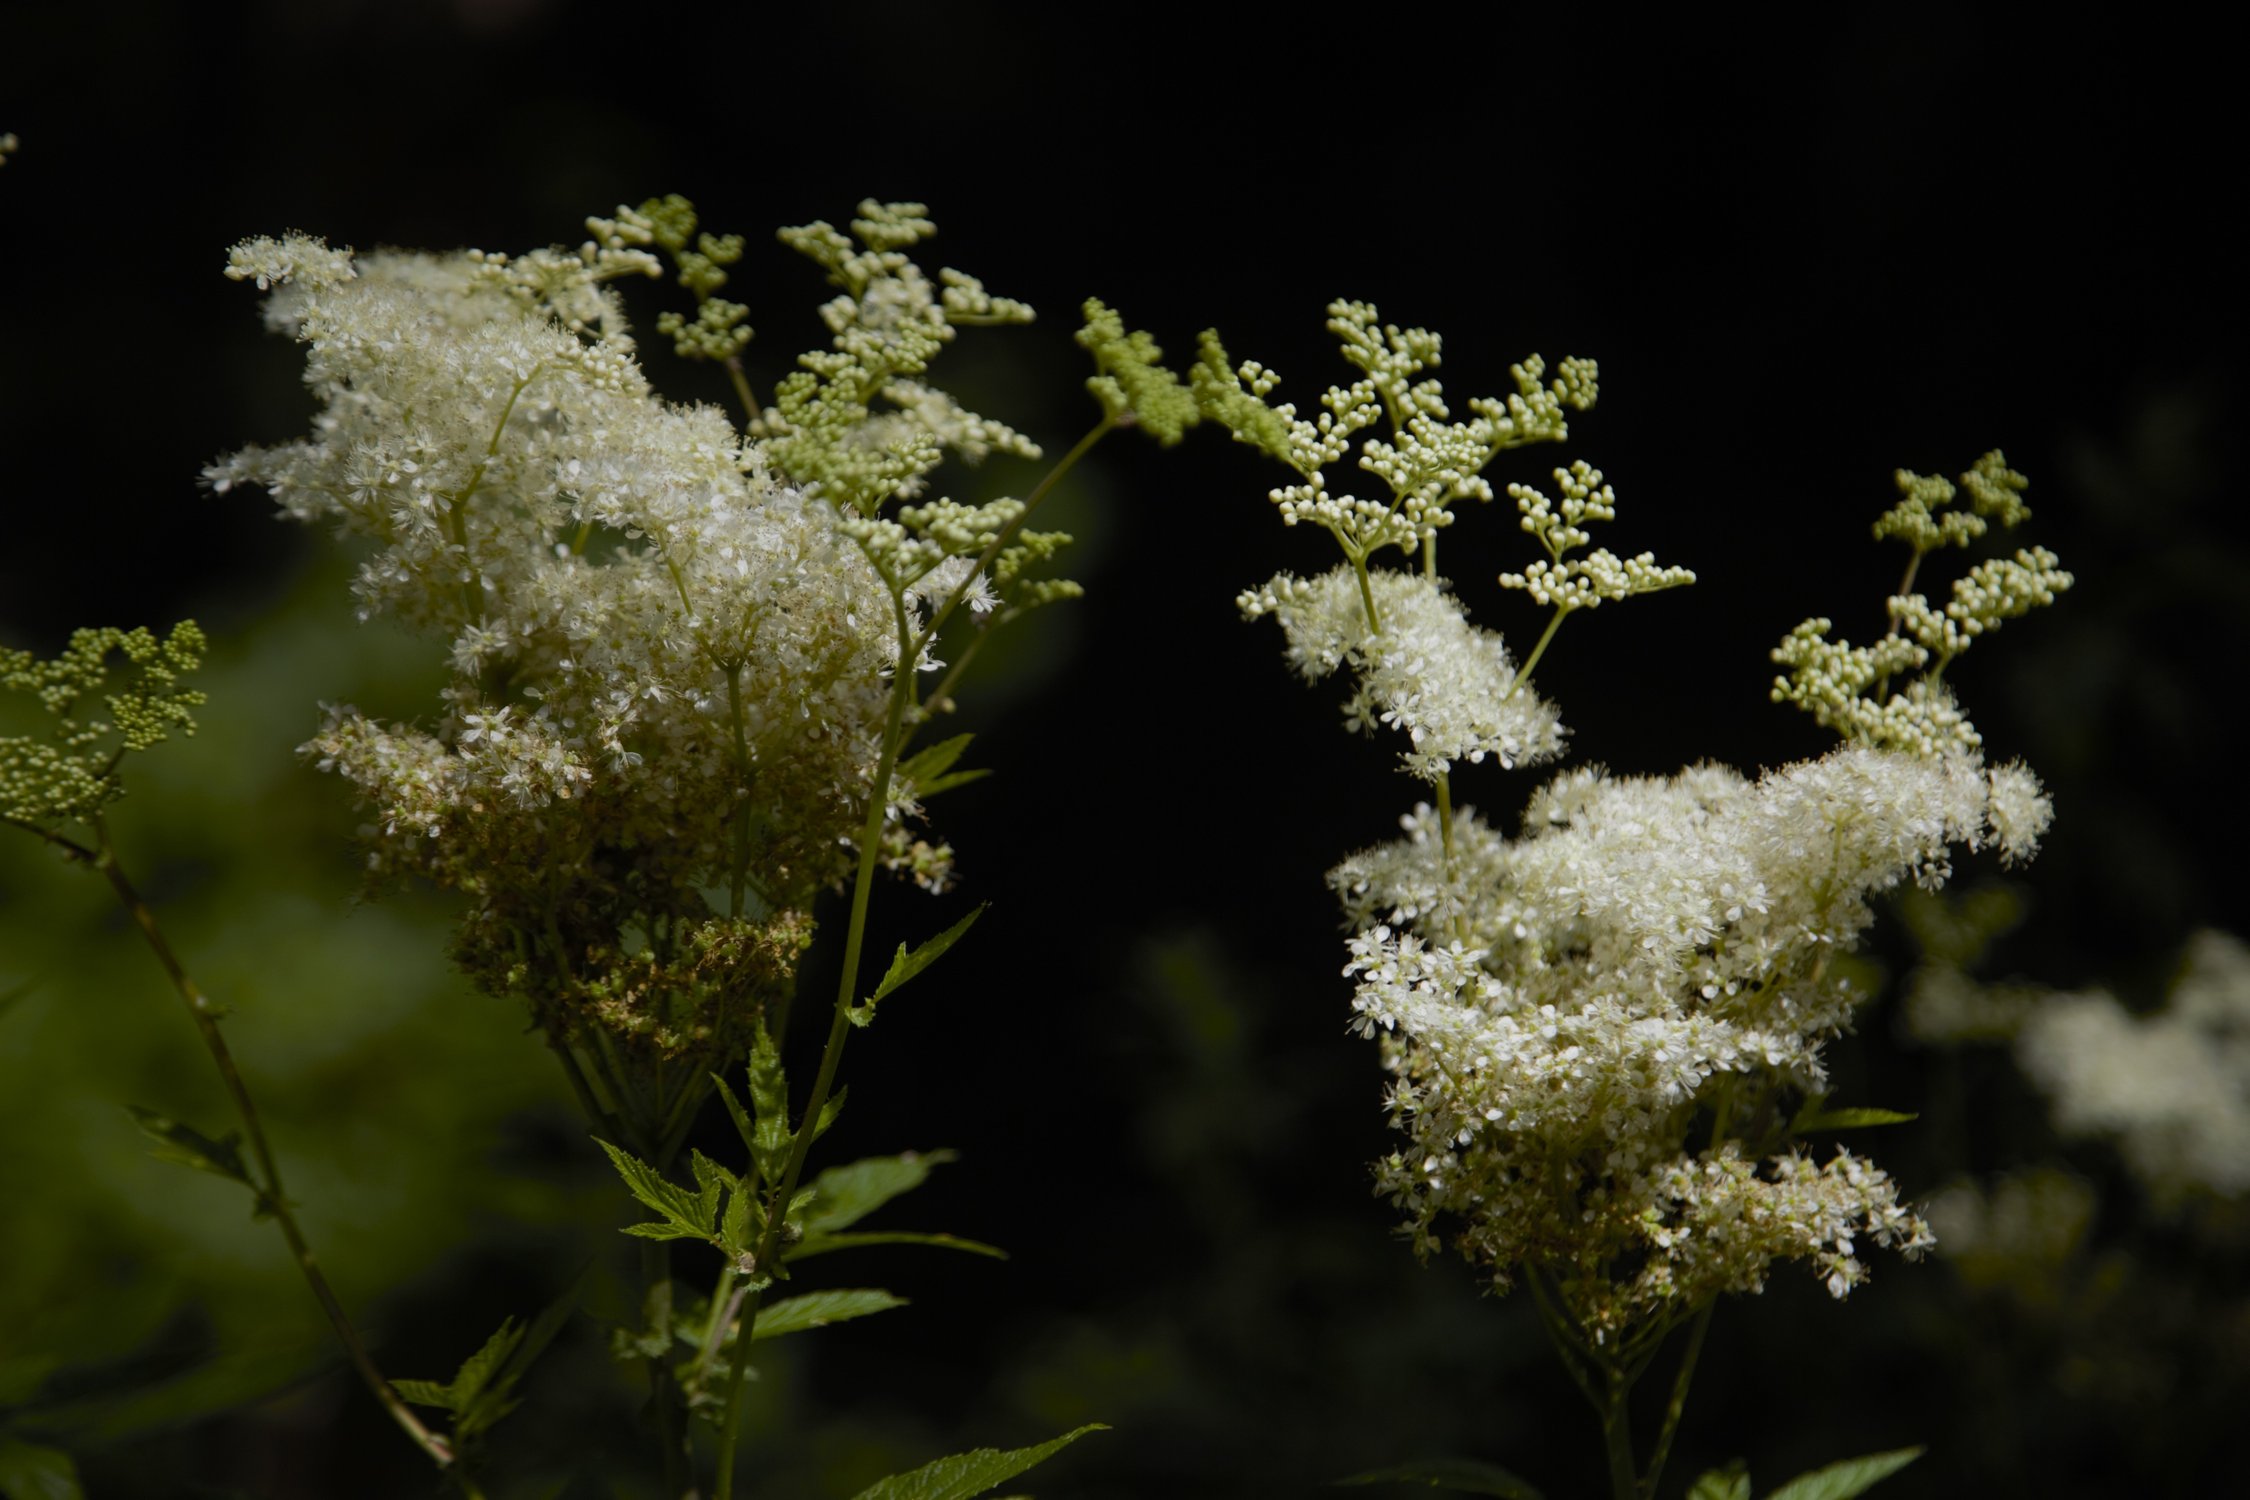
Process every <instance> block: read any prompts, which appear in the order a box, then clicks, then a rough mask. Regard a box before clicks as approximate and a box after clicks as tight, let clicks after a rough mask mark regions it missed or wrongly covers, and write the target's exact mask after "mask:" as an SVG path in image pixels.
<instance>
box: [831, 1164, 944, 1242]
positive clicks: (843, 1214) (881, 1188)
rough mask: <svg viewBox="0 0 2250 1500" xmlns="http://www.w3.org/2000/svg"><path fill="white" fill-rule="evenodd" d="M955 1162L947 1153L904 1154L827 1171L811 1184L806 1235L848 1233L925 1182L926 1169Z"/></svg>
mask: <svg viewBox="0 0 2250 1500" xmlns="http://www.w3.org/2000/svg"><path fill="white" fill-rule="evenodd" d="M954 1159H955V1153H953V1152H951V1151H906V1152H902V1153H900V1154H899V1155H897V1156H870V1157H866V1158H863V1159H862V1160H859V1161H855V1162H851V1163H848V1164H846V1165H844V1166H841V1167H830V1168H829V1169H828V1170H827V1171H825V1172H822V1173H821V1174H820V1175H819V1176H818V1177H815V1178H814V1179H813V1180H812V1190H813V1202H812V1211H811V1212H810V1213H809V1214H807V1215H806V1218H805V1233H806V1234H808V1235H814V1234H825V1233H833V1232H834V1231H836V1230H839V1229H848V1228H850V1227H851V1226H852V1225H854V1224H856V1223H858V1222H859V1221H860V1220H861V1219H864V1218H866V1217H867V1216H868V1215H869V1214H871V1213H873V1212H874V1211H875V1210H876V1209H878V1208H881V1207H882V1206H883V1205H884V1204H886V1203H888V1202H890V1201H891V1200H892V1199H893V1198H896V1197H898V1196H899V1195H900V1194H901V1193H909V1192H912V1191H913V1190H914V1189H916V1188H918V1187H920V1186H921V1185H922V1184H923V1183H925V1182H927V1181H928V1180H929V1177H930V1169H931V1168H932V1167H935V1166H939V1165H941V1164H942V1163H945V1162H949V1161H952V1160H954Z"/></svg>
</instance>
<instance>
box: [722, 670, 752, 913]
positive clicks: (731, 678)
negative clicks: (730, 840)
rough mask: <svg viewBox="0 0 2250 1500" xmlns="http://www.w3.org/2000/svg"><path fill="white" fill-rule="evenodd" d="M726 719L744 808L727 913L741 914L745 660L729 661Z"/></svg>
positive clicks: (746, 778) (745, 834)
mask: <svg viewBox="0 0 2250 1500" xmlns="http://www.w3.org/2000/svg"><path fill="white" fill-rule="evenodd" d="M727 722H728V723H729V724H730V725H731V726H732V727H733V729H734V763H735V774H736V775H737V776H739V777H740V778H741V780H742V787H743V791H742V810H741V811H740V812H739V813H737V814H735V818H734V853H733V855H732V857H730V858H729V859H728V861H727V877H728V878H727V916H728V917H729V918H739V917H740V916H741V915H742V881H743V877H744V876H746V875H748V874H749V873H750V791H749V788H750V741H749V737H748V736H747V735H746V734H745V733H744V732H743V728H742V663H740V662H738V661H737V662H729V663H727Z"/></svg>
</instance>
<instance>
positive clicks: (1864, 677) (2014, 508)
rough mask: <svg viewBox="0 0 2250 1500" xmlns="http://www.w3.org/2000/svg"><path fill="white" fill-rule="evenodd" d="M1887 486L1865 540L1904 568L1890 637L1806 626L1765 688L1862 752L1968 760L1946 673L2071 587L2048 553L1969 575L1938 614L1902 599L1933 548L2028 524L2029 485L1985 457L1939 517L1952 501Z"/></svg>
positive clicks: (1970, 733) (1903, 480) (1927, 483)
mask: <svg viewBox="0 0 2250 1500" xmlns="http://www.w3.org/2000/svg"><path fill="white" fill-rule="evenodd" d="M1896 482H1897V484H1898V488H1899V493H1900V494H1901V495H1902V496H1903V497H1904V498H1902V499H1901V500H1900V502H1899V503H1898V504H1897V505H1895V506H1893V507H1892V508H1891V509H1890V510H1889V511H1887V512H1885V513H1884V515H1883V517H1882V519H1881V520H1879V521H1877V522H1876V523H1875V535H1876V536H1877V537H1878V538H1884V537H1897V538H1899V539H1900V540H1902V541H1904V542H1906V543H1907V545H1909V546H1910V547H1912V548H1913V549H1914V557H1913V561H1912V562H1911V563H1910V564H1909V566H1908V568H1907V573H1906V583H1905V584H1903V585H1901V587H1900V590H1899V592H1898V593H1897V594H1895V595H1893V596H1892V597H1891V599H1890V600H1889V601H1888V602H1887V605H1886V608H1887V610H1888V613H1889V615H1890V620H1891V628H1890V633H1889V634H1888V635H1886V636H1884V637H1883V638H1882V639H1881V640H1879V641H1877V642H1875V644H1873V645H1872V646H1854V645H1852V644H1850V643H1849V642H1846V641H1836V640H1831V639H1830V638H1829V632H1830V631H1831V630H1832V629H1834V622H1833V621H1831V620H1828V619H1825V618H1819V619H1811V620H1807V621H1805V622H1804V623H1802V624H1800V625H1799V626H1797V628H1796V629H1794V630H1792V631H1791V632H1790V633H1789V635H1788V636H1787V637H1786V638H1785V639H1784V640H1783V641H1782V642H1781V644H1780V645H1779V646H1776V647H1775V648H1774V651H1773V660H1774V661H1775V662H1776V663H1778V664H1779V665H1781V666H1783V667H1785V668H1787V669H1788V670H1787V672H1786V673H1785V674H1784V675H1782V676H1778V677H1776V678H1775V679H1774V683H1773V698H1774V701H1775V702H1777V703H1793V704H1795V705H1797V706H1798V707H1799V708H1802V709H1804V710H1805V711H1806V712H1807V713H1810V714H1811V715H1812V716H1813V717H1814V718H1815V719H1817V720H1818V721H1819V722H1820V723H1821V724H1822V725H1823V726H1824V727H1826V728H1830V729H1834V730H1836V731H1837V732H1838V733H1840V734H1842V735H1844V736H1845V737H1846V738H1849V739H1853V740H1857V741H1859V742H1860V743H1862V744H1869V745H1884V746H1890V747H1892V748H1896V749H1901V750H1905V751H1907V752H1909V753H1911V754H1915V755H1936V754H1942V753H1946V752H1949V751H1961V752H1968V751H1974V750H1975V749H1976V748H1977V747H1978V746H1979V745H1981V744H1982V743H1983V740H1982V737H1981V736H1979V735H1978V733H1977V731H1976V727H1975V726H1974V725H1972V724H1971V723H1970V722H1969V719H1968V715H1967V714H1965V713H1963V712H1962V710H1961V707H1960V705H1959V704H1958V703H1956V702H1955V701H1954V698H1953V694H1952V692H1951V691H1950V690H1949V689H1947V688H1946V687H1945V685H1944V681H1943V678H1944V673H1945V669H1946V667H1947V666H1949V665H1950V664H1951V663H1952V662H1953V661H1954V659H1955V658H1957V657H1959V656H1960V655H1961V654H1962V653H1963V652H1965V651H1967V650H1968V649H1969V647H1970V646H1971V645H1972V644H1973V643H1974V642H1975V641H1976V640H1977V639H1978V638H1979V637H1980V636H1985V635H1989V634H1991V633H1992V632H1993V631H1995V630H1997V629H1999V628H2000V626H2001V624H2002V623H2003V622H2005V621H2008V620H2012V619H2015V618H2017V617H2019V616H2021V615H2024V614H2027V613H2029V612H2030V611H2031V610H2033V609H2036V608H2039V607H2041V606H2043V605H2048V604H2052V603H2054V602H2055V599H2056V597H2057V596H2058V595H2060V594H2062V593H2063V592H2064V591H2065V590H2067V589H2068V588H2069V587H2070V586H2071V582H2072V580H2071V575H2070V574H2069V573H2067V572H2065V571H2063V569H2062V566H2061V562H2060V560H2059V559H2058V558H2057V557H2056V556H2055V554H2054V553H2052V552H2049V551H2048V550H2047V549H2046V548H2044V547H2033V548H2027V549H2019V550H2018V551H2017V552H2016V554H2015V555H2014V556H2013V557H2006V558H1992V559H1988V560H1987V561H1984V562H1981V563H1978V564H1977V565H1976V566H1974V567H1973V568H1971V569H1969V571H1968V572H1967V573H1966V574H1965V575H1963V576H1962V577H1960V578H1958V579H1956V580H1955V581H1954V584H1953V591H1952V597H1951V598H1950V599H1949V600H1948V601H1947V602H1946V604H1945V606H1944V607H1943V608H1942V609H1940V608H1938V607H1937V606H1935V605H1933V604H1932V603H1931V602H1930V600H1929V598H1928V597H1927V596H1926V595H1923V594H1918V593H1913V592H1910V590H1911V587H1912V584H1913V580H1914V577H1915V574H1916V572H1917V570H1918V569H1919V568H1920V566H1921V564H1922V561H1923V559H1924V557H1925V556H1926V555H1927V554H1928V553H1930V552H1931V551H1933V550H1936V549H1938V548H1941V547H1966V546H1968V545H1969V544H1970V543H1972V542H1974V541H1976V540H1977V539H1979V538H1980V537H1982V536H1984V535H1985V533H1986V531H1987V529H1988V523H1992V522H1996V523H1998V524H1999V525H2000V526H2002V527H2004V528H2005V527H2013V526H2016V525H2018V524H2020V523H2022V522H2023V521H2024V520H2026V519H2028V518H2029V516H2030V515H2031V511H2030V508H2029V507H2027V506H2026V505H2025V504H2024V503H2023V492H2024V490H2025V489H2026V488H2027V487H2028V484H2029V481H2028V480H2026V479H2025V478H2024V477H2023V475H2021V474H2018V473H2017V472H2016V471H2015V470H2013V469H2011V468H2009V467H2008V464H2007V460H2006V459H2005V458H2004V457H2003V456H2002V455H2001V454H2000V453H1999V451H1998V450H1994V451H1993V452H1990V453H1987V454H1985V455H1984V456H1983V457H1982V458H1979V459H1978V460H1977V461H1976V463H1975V465H1974V466H1973V467H1971V468H1970V469H1969V471H1968V472H1967V473H1965V474H1963V475H1961V489H1963V490H1966V491H1968V493H1969V497H1970V504H1971V508H1970V509H1969V510H1954V509H1949V508H1948V507H1950V506H1951V505H1952V503H1953V500H1954V498H1955V496H1956V495H1957V493H1958V491H1957V490H1956V489H1955V488H1954V486H1953V485H1951V484H1949V483H1947V482H1946V481H1945V480H1943V479H1936V478H1931V477H1928V476H1925V475H1920V474H1914V473H1911V472H1909V471H1907V470H1905V469H1901V470H1899V471H1898V473H1897V475H1896ZM1910 674H1913V675H1912V676H1911V680H1909V681H1907V682H1905V683H1904V684H1903V686H1901V687H1899V688H1898V689H1896V690H1895V691H1894V690H1893V689H1892V686H1891V684H1892V683H1893V682H1894V681H1896V680H1898V679H1901V678H1907V677H1909V675H1910Z"/></svg>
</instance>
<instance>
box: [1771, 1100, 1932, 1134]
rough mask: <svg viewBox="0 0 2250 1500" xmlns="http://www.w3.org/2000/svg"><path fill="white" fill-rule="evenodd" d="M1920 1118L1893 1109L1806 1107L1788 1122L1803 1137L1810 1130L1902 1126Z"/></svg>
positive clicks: (1791, 1128) (1792, 1129)
mask: <svg viewBox="0 0 2250 1500" xmlns="http://www.w3.org/2000/svg"><path fill="white" fill-rule="evenodd" d="M1809 1102H1810V1101H1808V1104H1809ZM1920 1118H1921V1116H1919V1115H1913V1114H1907V1113H1905V1112H1903V1111H1900V1110H1895V1109H1821V1110H1815V1109H1811V1108H1809V1107H1808V1108H1806V1109H1801V1110H1799V1111H1797V1118H1796V1119H1794V1120H1791V1121H1790V1122H1789V1128H1790V1130H1791V1131H1792V1132H1794V1133H1796V1134H1798V1135H1803V1134H1805V1133H1806V1132H1807V1131H1812V1130H1865V1129H1868V1128H1870V1127H1872V1126H1876V1125H1904V1124H1905V1123H1906V1122H1907V1121H1909V1120H1918V1119H1920Z"/></svg>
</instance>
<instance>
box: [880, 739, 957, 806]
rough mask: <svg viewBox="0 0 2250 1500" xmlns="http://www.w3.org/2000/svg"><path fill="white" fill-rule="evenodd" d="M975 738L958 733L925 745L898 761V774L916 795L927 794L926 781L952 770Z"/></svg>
mask: <svg viewBox="0 0 2250 1500" xmlns="http://www.w3.org/2000/svg"><path fill="white" fill-rule="evenodd" d="M975 738H976V736H975V735H973V734H957V735H954V736H953V737H952V738H951V739H944V740H939V741H938V742H937V743H936V744H934V745H925V746H923V747H922V748H921V749H919V750H917V751H915V752H914V753H913V754H912V755H909V756H908V757H907V758H906V759H904V760H902V761H900V762H899V763H898V772H897V774H898V775H899V777H900V778H901V779H903V780H904V781H906V782H907V783H908V784H909V785H910V786H911V787H912V788H913V789H914V793H915V795H916V796H926V795H928V790H927V787H926V785H925V783H927V782H930V781H934V780H935V779H937V778H938V777H940V776H943V775H944V774H945V773H946V772H947V771H949V770H951V769H952V768H953V763H954V762H955V761H957V760H959V759H960V758H961V752H962V751H964V750H966V749H968V748H969V741H971V740H973V739H975Z"/></svg>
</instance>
